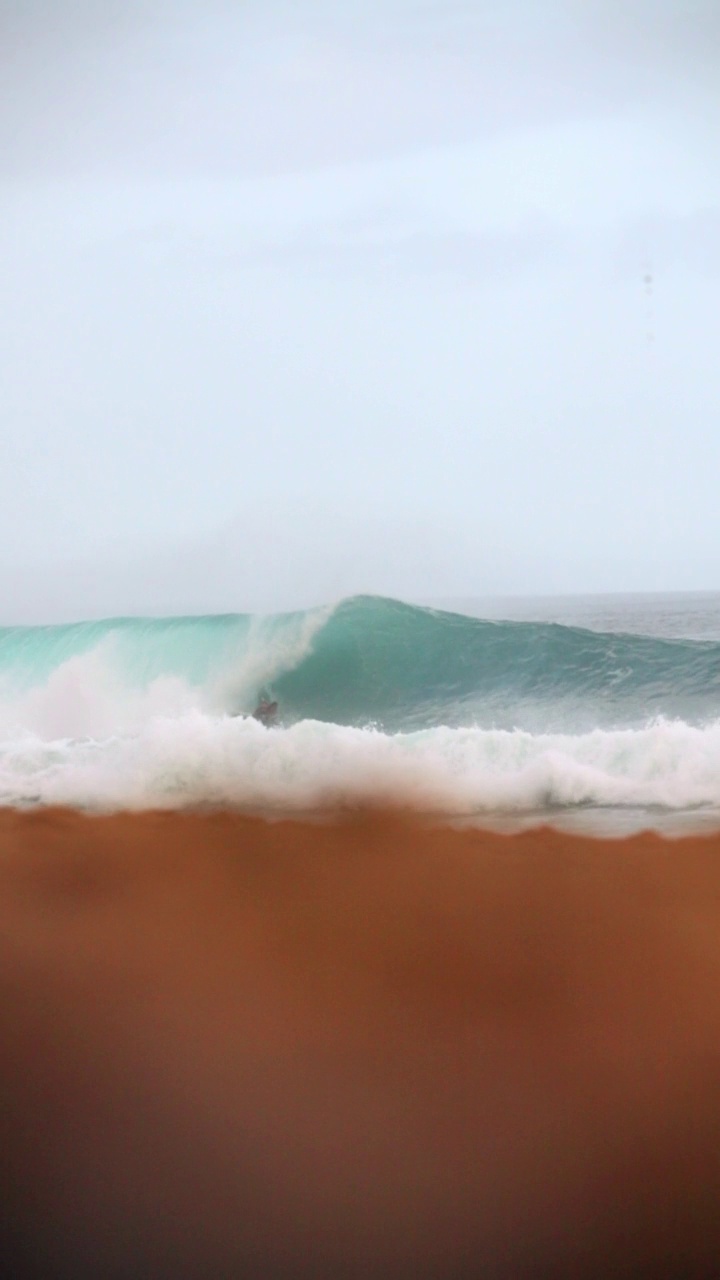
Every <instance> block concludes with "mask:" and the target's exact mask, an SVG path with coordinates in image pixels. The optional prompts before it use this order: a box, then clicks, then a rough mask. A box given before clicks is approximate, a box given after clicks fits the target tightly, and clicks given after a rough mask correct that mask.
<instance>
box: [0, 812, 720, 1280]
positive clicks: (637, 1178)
mask: <svg viewBox="0 0 720 1280" xmlns="http://www.w3.org/2000/svg"><path fill="white" fill-rule="evenodd" d="M719 858H720V835H713V836H708V837H705V838H702V839H700V838H698V839H692V840H691V839H683V840H677V841H665V842H664V841H662V840H661V839H660V838H659V837H657V836H653V835H643V836H639V837H636V838H633V839H630V840H624V841H616V842H600V841H593V840H590V839H587V838H581V837H575V836H570V835H567V834H558V833H554V832H552V831H549V830H536V831H532V832H529V833H523V834H521V835H516V836H503V835H489V834H484V833H480V832H477V831H472V830H464V831H455V830H451V829H448V828H442V827H438V826H431V825H428V824H422V823H420V822H418V821H416V820H413V819H411V818H408V817H403V816H402V815H397V814H370V815H367V814H366V815H364V816H361V817H357V818H352V819H340V818H338V819H335V820H332V821H330V822H325V823H323V824H313V823H309V822H296V821H282V822H267V821H264V820H261V819H253V818H249V817H243V816H238V815H236V814H232V813H226V812H223V813H207V814H195V815H192V814H178V813H166V814H159V813H146V814H140V815H131V814H124V815H117V816H112V817H83V816H80V815H78V814H76V813H73V812H70V811H63V810H46V811H43V810H40V811H37V812H33V813H27V814H20V813H18V812H15V811H10V810H6V811H3V812H2V813H0V938H1V943H0V945H1V947H2V953H1V956H2V959H1V961H0V981H1V984H2V986H1V990H2V1005H1V1018H2V1026H1V1028H0V1081H1V1084H2V1096H3V1108H2V1132H1V1133H0V1149H1V1150H2V1152H3V1162H4V1163H5V1166H6V1186H7V1187H8V1189H9V1194H8V1195H7V1197H6V1206H5V1214H4V1225H3V1237H4V1240H3V1245H4V1251H5V1256H6V1257H12V1259H13V1268H14V1269H13V1271H12V1274H13V1275H14V1276H18V1277H26V1276H27V1277H29V1276H38V1277H40V1276H42V1277H49V1276H58V1277H63V1278H64V1277H68V1278H69V1277H74V1278H75V1280H77V1277H84V1276H101V1275H102V1276H113V1277H115V1276H117V1277H128V1278H129V1277H138V1276H143V1277H145V1276H172V1277H174V1278H175V1280H177V1278H178V1277H182V1278H184V1277H201V1276H202V1277H208V1276H226V1275H227V1276H231V1275H233V1276H238V1275H243V1276H258V1277H261V1276H263V1277H265V1276H284V1275H287V1276H291V1275H298V1274H314V1275H323V1276H324V1275H327V1276H331V1275H332V1276H336V1275H352V1276H358V1277H359V1276H376V1275H377V1276H393V1277H399V1276H408V1277H410V1276H413V1277H424V1276H428V1277H429V1276H433V1277H435V1276H464V1275H480V1274H483V1275H492V1276H501V1277H505V1276H507V1277H525V1276H528V1277H529V1276H533V1277H535V1276H540V1275H542V1276H545V1275H547V1276H579V1275H582V1276H593V1277H594V1276H598V1277H600V1276H603V1277H604V1276H606V1275H608V1274H613V1275H624V1274H627V1275H635V1276H637V1275H687V1276H695V1275H698V1276H699V1275H710V1274H715V1273H716V1263H717V1260H718V1258H720V1215H718V1213H717V1203H718V1200H717V1195H718V1190H719V1189H720V1180H719V1175H720V1144H719V1142H718V1138H719V1137H720V1003H719V1001H718V992H719V991H720V892H719V889H720V866H719V865H718V859H719ZM6 1274H9V1272H6Z"/></svg>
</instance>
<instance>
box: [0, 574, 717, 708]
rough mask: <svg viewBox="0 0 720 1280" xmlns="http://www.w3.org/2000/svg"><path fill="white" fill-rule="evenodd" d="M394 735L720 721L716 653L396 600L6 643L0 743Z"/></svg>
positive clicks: (18, 635)
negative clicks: (34, 738)
mask: <svg viewBox="0 0 720 1280" xmlns="http://www.w3.org/2000/svg"><path fill="white" fill-rule="evenodd" d="M264 691H266V692H270V693H272V695H273V697H275V698H277V699H278V700H279V702H280V704H281V711H282V714H283V717H284V720H285V723H286V724H292V723H295V722H297V721H298V720H302V719H315V720H321V721H325V722H331V723H334V724H339V725H354V726H359V727H361V726H367V725H369V724H372V725H375V726H377V727H381V728H383V729H385V730H386V731H388V732H391V733H393V732H399V731H409V730H413V729H420V728H430V727H437V726H440V725H448V726H453V727H458V726H463V725H478V726H481V727H495V728H527V729H529V730H533V731H543V730H548V729H553V730H558V731H560V730H567V729H575V730H578V731H580V730H589V729H591V728H594V727H597V726H598V725H603V726H606V727H629V726H636V727H639V726H641V725H642V724H644V723H647V722H648V721H649V720H650V719H652V718H653V717H657V716H666V717H680V718H683V719H685V720H687V721H688V722H689V723H692V722H695V723H700V722H706V723H707V722H709V721H710V720H712V719H713V718H715V717H716V716H718V715H720V643H717V642H715V641H700V640H667V639H658V638H655V637H651V636H638V635H622V634H612V635H606V634H602V633H599V632H595V631H585V630H582V629H581V628H578V627H567V626H561V625H559V624H556V623H538V622H489V621H485V620H482V619H477V618H469V617H466V616H464V615H462V614H453V613H446V612H442V611H439V610H435V609H425V608H419V607H416V606H413V605H408V604H403V603H401V602H400V601H396V600H386V599H382V598H376V597H365V596H360V597H354V598H352V599H350V600H345V601H342V602H341V603H340V604H339V605H336V606H332V607H328V608H323V609H314V610H308V611H307V612H299V613H290V614H278V615H273V616H268V617H259V616H252V615H248V614H228V615H223V616H211V617H197V618H194V617H189V618H159V619H137V618H120V619H111V620H107V621H103V622H99V623H97V622H93V623H75V624H71V625H69V626H59V627H27V628H26V627H16V628H6V629H5V630H3V631H0V732H1V731H2V730H3V729H7V728H10V727H14V728H29V729H33V730H35V731H37V732H40V733H43V734H45V733H46V732H50V733H66V734H82V733H97V732H101V733H102V732H105V733H106V732H112V731H113V730H115V729H126V728H129V727H134V726H135V727H136V726H137V725H138V724H139V723H142V722H144V720H146V719H147V718H148V717H151V716H153V715H157V714H162V713H167V714H173V713H178V714H179V713H182V712H184V711H187V710H190V709H193V708H195V709H199V710H203V711H207V712H215V713H222V712H228V713H235V712H249V711H251V710H252V707H253V705H254V702H255V701H256V699H257V698H258V697H259V696H260V694H261V693H262V692H264Z"/></svg>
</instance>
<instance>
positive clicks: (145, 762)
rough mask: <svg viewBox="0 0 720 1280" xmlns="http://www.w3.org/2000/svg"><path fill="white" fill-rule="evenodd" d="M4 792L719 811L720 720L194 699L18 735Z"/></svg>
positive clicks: (512, 810)
mask: <svg viewBox="0 0 720 1280" xmlns="http://www.w3.org/2000/svg"><path fill="white" fill-rule="evenodd" d="M161 694H162V697H161ZM148 696H149V695H148ZM154 696H155V697H157V698H158V699H159V700H160V701H162V700H163V698H164V697H166V696H167V698H168V699H169V700H170V701H177V700H179V701H180V702H182V701H183V698H184V697H186V696H190V695H189V694H188V691H187V690H185V692H184V694H182V696H181V693H180V692H178V690H177V689H173V690H164V691H161V690H159V689H157V690H156V691H155V695H154ZM146 709H147V708H146ZM0 800H1V801H3V802H5V803H15V804H23V803H44V804H70V805H79V806H82V807H84V808H91V809H140V808H145V807H154V806H157V807H162V808H175V807H181V806H186V805H198V804H208V803H209V804H222V805H236V806H241V807H245V808H251V809H262V810H267V809H272V810H276V811H280V812H300V811H307V810H314V809H320V808H324V807H327V806H346V807H358V806H365V805H369V804H374V803H382V802H400V803H404V804H407V805H409V806H412V807H413V808H416V809H419V810H421V811H425V812H431V813H440V814H447V815H456V816H460V815H466V816H472V815H479V816H481V815H482V814H487V813H498V812H505V813H508V814H522V813H527V812H537V811H538V810H544V809H552V808H570V807H572V806H578V805H592V806H608V807H618V806H633V807H643V808H652V807H658V808H659V809H665V810H671V811H672V810H686V809H690V808H696V807H699V806H712V807H715V806H720V722H718V723H715V724H712V725H710V726H707V727H705V728H695V727H692V726H689V725H687V724H684V723H681V722H677V721H673V722H670V721H658V722H656V723H654V724H652V725H649V726H648V727H647V728H645V729H642V730H630V729H627V730H618V731H603V730H600V729H597V730H595V731H593V732H591V733H587V734H581V735H570V734H565V735H564V734H556V735H543V734H537V735H534V734H529V733H525V732H520V731H514V732H506V731H499V730H498V731H491V730H482V729H470V728H467V729H445V728H438V729H431V730H426V731H423V732H419V733H413V734H397V735H392V736H391V735H386V734H383V733H380V732H378V731H374V730H370V729H354V728H343V727H340V726H336V725H328V724H321V723H319V722H317V721H309V720H308V721H303V722H301V723H299V724H296V725H294V726H293V727H291V728H288V729H272V730H268V729H265V728H264V727H263V726H262V725H260V724H258V723H256V722H255V721H254V720H252V719H241V718H234V717H230V716H215V715H211V714H208V713H207V712H205V711H203V710H201V709H200V708H198V707H194V708H190V709H185V710H182V711H180V712H179V713H177V714H173V715H167V714H159V715H151V716H149V718H146V719H145V720H144V721H143V723H142V724H140V725H139V726H138V727H136V728H135V729H133V730H132V731H121V732H118V731H116V732H114V733H113V734H112V735H110V736H107V737H99V736H92V737H91V736H85V737H81V738H78V737H72V738H71V737H43V736H42V735H40V734H39V733H37V732H33V733H30V732H27V731H26V732H24V733H22V735H20V736H13V737H7V736H6V738H5V741H4V742H3V743H2V744H0Z"/></svg>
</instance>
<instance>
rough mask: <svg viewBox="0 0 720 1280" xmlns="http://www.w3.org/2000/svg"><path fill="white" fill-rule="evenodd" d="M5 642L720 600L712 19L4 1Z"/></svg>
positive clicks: (719, 86) (668, 10)
mask: <svg viewBox="0 0 720 1280" xmlns="http://www.w3.org/2000/svg"><path fill="white" fill-rule="evenodd" d="M0 219H1V225H2V228H3V236H2V241H1V242H0V291H1V295H2V306H1V307H0V336H1V341H0V414H1V416H2V433H1V435H0V441H1V447H2V466H1V467H0V534H1V535H2V536H1V538H0V591H1V592H2V596H1V599H2V608H1V609H0V621H5V622H12V621H24V620H28V621H36V620H51V619H55V618H59V617H63V618H65V617H67V618H71V617H75V616H79V615H83V616H89V615H96V614H102V613H107V612H113V613H115V612H133V611H155V612H160V611H165V610H167V611H205V610H236V609H237V610H244V609H255V608H260V609H269V608H284V607H294V606H297V605H306V604H312V603H319V602H322V601H326V600H329V599H332V598H335V597H337V596H338V595H340V594H344V593H349V592H355V591H375V592H380V593H388V594H395V595H401V596H405V597H409V598H414V599H418V598H423V597H433V596H434V597H437V596H443V595H447V596H453V595H456V596H459V595H463V596H472V595H482V594H493V595H497V594H503V593H511V592H520V593H527V592H535V591H537V592H541V593H543V592H548V593H550V592H558V591H592V590H598V591H613V590H637V589H649V590H653V589H658V590H662V589H668V590H669V589H682V588H688V589H702V588H718V587H720V551H719V550H718V548H719V547H720V499H719V497H718V491H719V485H720V356H719V352H720V347H719V344H718V329H719V326H720V321H719V315H720V5H719V4H718V3H717V0H706V2H705V3H692V0H615V2H613V0H596V2H595V0H547V3H545V2H542V0H524V2H523V0H498V2H497V3H490V0H457V2H454V0H445V2H443V0H435V2H432V0H285V2H284V3H283V2H282V0H232V2H231V0H225V3H213V0H192V2H190V0H164V2H163V0H146V2H143V0H136V2H135V3H132V0H123V2H122V3H121V2H120V0H114V2H112V3H111V0H103V3H98V0H87V2H86V3H83V2H82V0H75V3H71V2H70V0H44V3H41V0H0Z"/></svg>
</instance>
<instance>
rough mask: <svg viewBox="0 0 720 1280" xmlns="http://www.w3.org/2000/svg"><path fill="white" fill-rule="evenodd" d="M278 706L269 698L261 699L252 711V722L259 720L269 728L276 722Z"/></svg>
mask: <svg viewBox="0 0 720 1280" xmlns="http://www.w3.org/2000/svg"><path fill="white" fill-rule="evenodd" d="M277 714H278V704H277V702H271V701H270V699H269V698H261V699H260V701H259V703H258V705H257V706H256V708H255V710H254V711H253V720H259V721H260V723H261V724H264V725H265V726H266V728H268V729H269V728H271V727H272V725H274V724H275V722H276V720H277Z"/></svg>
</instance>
